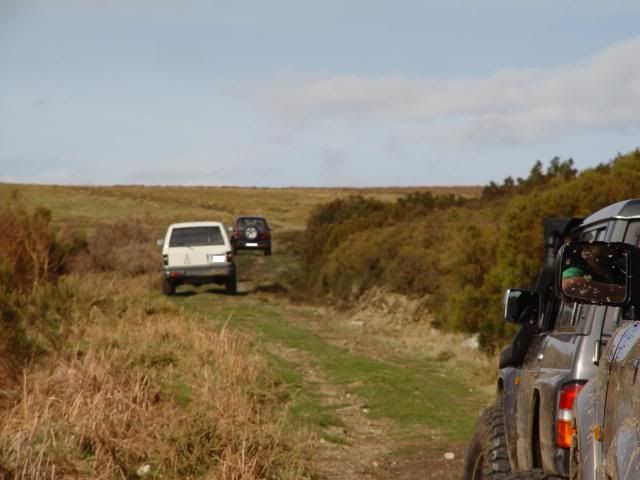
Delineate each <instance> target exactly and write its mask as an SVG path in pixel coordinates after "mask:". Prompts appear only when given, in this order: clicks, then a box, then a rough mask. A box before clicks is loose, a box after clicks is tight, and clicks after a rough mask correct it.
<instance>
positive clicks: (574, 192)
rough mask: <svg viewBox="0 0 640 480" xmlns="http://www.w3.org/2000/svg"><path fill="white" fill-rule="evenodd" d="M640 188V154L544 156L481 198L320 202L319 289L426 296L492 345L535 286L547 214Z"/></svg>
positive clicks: (312, 241)
mask: <svg viewBox="0 0 640 480" xmlns="http://www.w3.org/2000/svg"><path fill="white" fill-rule="evenodd" d="M637 196H640V152H639V151H635V152H632V153H630V154H628V155H624V156H618V158H616V159H615V160H613V161H612V162H610V163H609V164H603V165H600V166H598V167H596V168H594V169H589V170H585V171H583V172H581V173H578V172H577V171H576V170H575V169H574V168H573V160H567V161H560V160H559V159H558V158H554V159H553V160H552V161H551V162H550V164H549V166H548V167H547V169H546V171H545V170H544V168H543V165H542V163H540V162H537V163H536V164H535V165H534V167H533V168H532V169H531V172H530V175H529V177H527V178H526V179H521V178H519V179H517V180H516V181H513V180H512V179H509V178H508V179H506V180H505V182H504V183H503V185H502V186H498V185H496V184H493V183H492V184H490V185H488V186H487V188H485V191H484V193H483V195H482V198H481V199H476V200H463V199H460V198H455V197H443V198H439V197H432V196H430V195H425V194H411V195H408V196H406V197H404V198H401V199H399V200H397V201H396V202H395V203H386V204H385V203H382V202H379V201H375V200H370V199H367V198H363V197H351V198H347V199H342V200H337V201H334V202H331V203H328V204H326V205H324V206H319V207H317V208H316V209H315V210H314V211H313V213H312V215H311V217H310V219H309V224H308V229H307V232H306V237H305V240H304V248H303V251H304V254H303V265H304V269H303V270H304V273H305V276H306V278H305V281H304V282H302V283H303V284H304V285H306V287H307V289H308V290H309V291H310V292H313V293H315V294H317V295H320V296H321V297H324V298H330V299H331V300H332V301H333V302H336V303H338V304H343V305H349V304H351V302H353V300H354V299H356V298H357V297H359V296H360V295H362V293H363V292H364V291H366V290H368V289H370V288H372V287H374V286H375V287H383V288H387V289H389V290H391V291H394V292H397V293H404V294H408V295H415V296H424V297H425V298H426V302H427V304H428V305H429V307H430V309H431V312H432V313H433V315H434V320H433V321H434V323H435V325H436V326H438V327H440V328H444V329H452V330H458V331H465V332H473V333H479V334H480V339H481V342H482V345H483V346H484V347H485V348H487V349H489V350H491V349H493V348H494V347H495V346H496V345H497V344H499V343H500V342H503V341H504V340H505V338H507V337H508V336H509V335H510V334H511V333H512V330H511V329H510V327H509V326H508V325H507V324H505V322H503V321H502V319H501V309H502V305H501V300H502V295H503V292H504V289H506V288H509V287H532V286H533V285H534V283H535V280H536V277H537V274H538V272H539V269H540V266H541V262H542V255H543V238H542V233H543V232H542V228H543V221H544V219H545V218H548V217H558V216H586V215H588V214H590V213H592V212H594V211H596V210H598V209H600V208H602V207H605V206H607V205H609V204H612V203H615V202H617V201H621V200H624V199H627V198H634V197H637Z"/></svg>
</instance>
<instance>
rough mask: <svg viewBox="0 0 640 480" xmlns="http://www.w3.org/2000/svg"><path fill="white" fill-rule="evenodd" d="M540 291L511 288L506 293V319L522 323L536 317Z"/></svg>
mask: <svg viewBox="0 0 640 480" xmlns="http://www.w3.org/2000/svg"><path fill="white" fill-rule="evenodd" d="M537 313H538V292H536V291H535V290H525V289H519V288H510V289H509V290H507V291H506V292H505V294H504V319H505V320H506V321H507V322H509V323H515V324H518V325H519V324H522V323H526V322H530V321H532V320H535V319H536V315H537Z"/></svg>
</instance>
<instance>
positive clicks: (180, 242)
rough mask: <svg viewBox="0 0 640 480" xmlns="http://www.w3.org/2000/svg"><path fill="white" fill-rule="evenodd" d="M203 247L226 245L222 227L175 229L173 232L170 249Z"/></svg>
mask: <svg viewBox="0 0 640 480" xmlns="http://www.w3.org/2000/svg"><path fill="white" fill-rule="evenodd" d="M202 245H224V237H223V236H222V232H221V231H220V227H186V228H174V229H173V231H172V232H171V240H169V246H170V247H197V246H202Z"/></svg>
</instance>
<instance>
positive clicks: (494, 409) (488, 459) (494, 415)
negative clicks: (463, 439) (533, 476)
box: [463, 405, 511, 480]
mask: <svg viewBox="0 0 640 480" xmlns="http://www.w3.org/2000/svg"><path fill="white" fill-rule="evenodd" d="M510 473H511V465H510V463H509V454H508V452H507V437H506V433H505V426H504V415H503V413H502V407H500V406H499V405H493V406H491V407H489V408H487V409H486V410H485V411H484V412H482V415H480V418H478V421H477V423H476V431H475V433H474V435H473V438H472V439H471V443H470V444H469V448H468V449H467V456H466V458H465V464H464V476H463V479H464V480H505V479H506V478H507V476H508V475H509V474H510Z"/></svg>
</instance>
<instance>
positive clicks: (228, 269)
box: [162, 222, 237, 295]
mask: <svg viewBox="0 0 640 480" xmlns="http://www.w3.org/2000/svg"><path fill="white" fill-rule="evenodd" d="M231 251H232V249H231V244H230V243H229V238H228V237H227V231H226V229H225V228H224V225H223V224H222V223H221V222H189V223H175V224H173V225H171V226H170V227H169V228H168V230H167V234H166V235H165V238H164V241H163V243H162V260H163V265H164V272H163V276H162V293H164V294H165V295H173V294H174V293H175V291H176V287H177V286H178V285H183V284H187V285H203V284H205V283H216V284H220V285H221V284H224V286H225V290H226V292H227V293H229V294H235V293H236V292H237V278H236V265H235V263H234V262H233V255H232V253H231Z"/></svg>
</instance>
